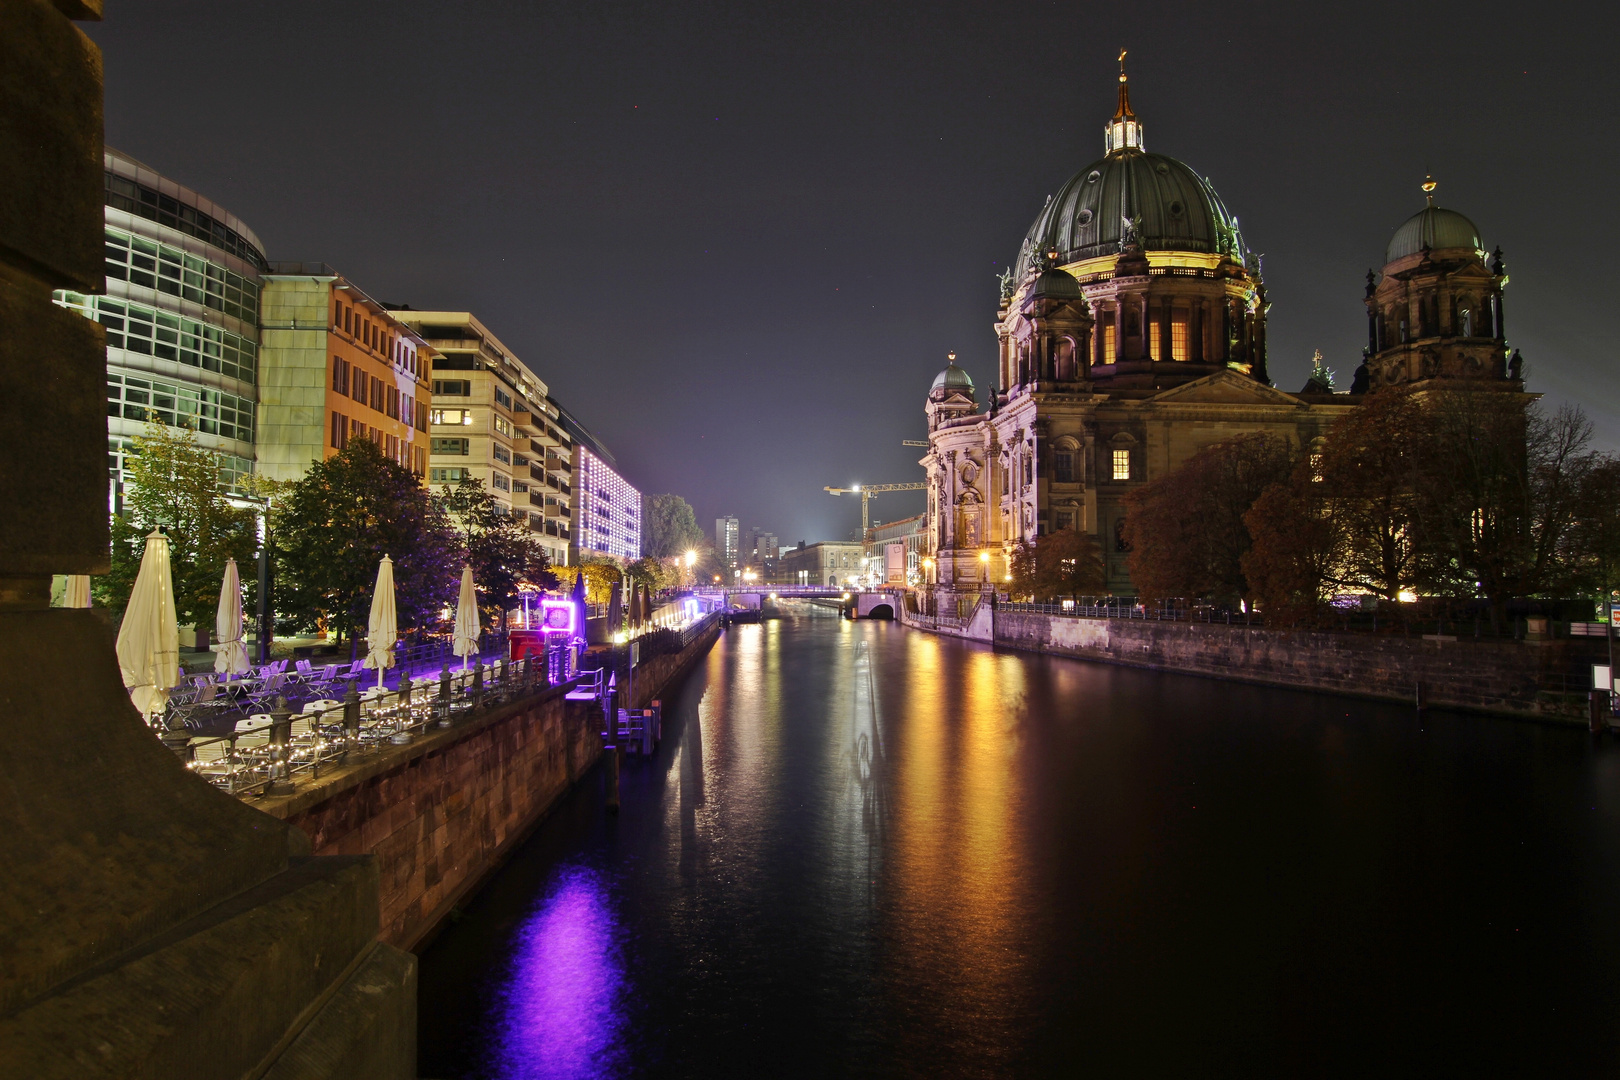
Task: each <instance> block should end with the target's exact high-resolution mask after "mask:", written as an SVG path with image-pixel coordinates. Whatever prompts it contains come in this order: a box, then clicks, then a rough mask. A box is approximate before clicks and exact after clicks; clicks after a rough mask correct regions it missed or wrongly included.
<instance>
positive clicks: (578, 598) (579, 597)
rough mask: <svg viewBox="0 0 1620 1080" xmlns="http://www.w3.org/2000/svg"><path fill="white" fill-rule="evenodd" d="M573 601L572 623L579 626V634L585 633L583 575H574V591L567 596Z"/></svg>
mask: <svg viewBox="0 0 1620 1080" xmlns="http://www.w3.org/2000/svg"><path fill="white" fill-rule="evenodd" d="M569 599H570V600H572V601H573V602H574V625H575V626H577V627H579V633H580V636H582V637H583V636H584V634H585V575H584V574H575V575H574V591H573V593H572V594H571V595H570V596H569Z"/></svg>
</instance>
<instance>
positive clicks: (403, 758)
mask: <svg viewBox="0 0 1620 1080" xmlns="http://www.w3.org/2000/svg"><path fill="white" fill-rule="evenodd" d="M570 685H571V684H568V685H564V686H556V687H549V688H547V689H545V690H543V691H541V692H539V693H537V694H535V695H533V696H532V697H529V698H526V699H524V700H522V701H514V702H509V703H507V704H506V705H503V706H500V707H498V708H496V709H492V710H491V711H489V712H488V713H485V714H483V715H481V716H478V717H476V718H474V719H471V720H468V721H465V722H463V723H460V724H457V725H456V726H455V727H451V728H447V729H441V730H438V731H433V732H430V733H428V734H427V735H425V736H422V737H421V738H418V739H416V740H414V741H413V742H411V743H408V744H406V745H404V746H399V747H390V748H389V749H388V750H386V751H383V752H382V753H380V754H378V755H377V756H375V757H372V758H368V759H366V760H364V761H362V762H360V763H358V764H356V765H352V766H345V767H340V768H338V769H334V770H333V771H331V772H329V773H325V774H323V775H322V776H321V777H320V778H319V779H318V780H314V781H310V782H307V783H303V784H300V785H299V790H298V791H296V792H294V793H293V794H291V795H288V796H284V797H281V798H271V799H264V800H260V801H258V802H257V803H256V805H258V806H259V807H260V808H262V809H263V810H264V811H265V812H266V813H269V814H271V815H272V816H274V817H278V818H281V819H282V820H284V821H286V822H288V823H289V824H291V825H296V826H297V827H298V828H299V829H301V830H302V831H303V832H304V833H305V834H306V835H307V836H308V837H309V839H310V843H311V844H312V846H313V847H314V850H315V854H317V855H359V854H370V855H375V856H377V861H378V869H379V871H380V877H381V881H380V886H379V893H378V905H379V907H380V909H381V930H380V933H379V935H378V936H379V937H380V938H381V940H383V941H386V942H388V943H389V944H391V945H396V946H398V947H400V948H403V949H410V948H414V947H415V946H416V945H417V944H419V943H420V942H421V941H422V940H423V939H424V938H425V937H426V936H427V935H428V934H429V933H431V932H432V930H433V929H434V928H435V927H437V925H438V924H439V923H440V922H441V921H442V920H443V919H444V918H445V916H447V915H448V914H449V912H450V909H451V908H452V907H453V906H454V905H455V904H457V903H458V902H460V901H461V899H462V898H464V897H465V896H467V895H468V894H469V893H470V892H472V891H473V890H475V889H476V888H477V887H478V885H479V884H480V883H481V882H482V881H483V880H484V878H485V877H486V876H487V875H488V874H489V873H490V872H491V871H492V870H493V869H494V868H495V867H496V866H498V865H499V864H500V862H501V860H502V859H503V858H504V857H505V856H506V854H507V852H508V851H509V850H510V849H511V848H512V847H513V846H515V845H516V844H517V843H518V842H519V841H520V840H521V839H522V838H523V837H524V836H525V835H526V834H527V832H528V831H529V829H530V828H531V827H532V826H533V825H534V824H535V823H536V822H538V821H539V820H540V818H541V817H542V816H543V815H544V814H545V812H546V811H547V810H549V809H550V808H551V806H552V805H553V804H554V803H556V802H557V800H558V799H560V798H562V796H563V795H564V794H565V793H566V792H567V791H568V789H569V788H570V787H571V786H572V785H573V784H574V782H575V781H576V780H578V779H579V778H580V776H582V775H583V774H584V773H585V772H586V770H588V769H589V768H590V767H591V766H592V765H594V764H595V763H596V760H597V758H598V757H599V756H600V755H601V752H602V730H601V729H602V723H601V713H600V711H599V710H596V709H593V708H592V707H591V704H590V703H589V702H577V701H569V700H568V699H567V698H566V697H565V696H564V695H565V693H566V691H567V690H568V689H569V686H570Z"/></svg>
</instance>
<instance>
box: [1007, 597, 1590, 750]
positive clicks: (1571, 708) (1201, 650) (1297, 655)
mask: <svg viewBox="0 0 1620 1080" xmlns="http://www.w3.org/2000/svg"><path fill="white" fill-rule="evenodd" d="M995 642H996V644H998V645H1006V646H1010V647H1012V648H1017V649H1027V650H1031V651H1035V652H1050V653H1058V654H1061V655H1065V656H1075V657H1080V658H1083V659H1087V660H1102V661H1106V662H1108V663H1116V664H1130V665H1133V666H1137V667H1150V668H1158V669H1161V670H1166V671H1181V672H1187V673H1189V674H1195V675H1210V676H1214V677H1217V678H1227V679H1241V680H1244V681H1247V682H1260V683H1268V684H1271V685H1275V686H1293V687H1299V688H1301V689H1307V690H1330V691H1334V692H1336V693H1343V694H1355V695H1358V696H1363V697H1375V698H1385V699H1389V700H1398V701H1412V700H1413V699H1414V695H1415V693H1416V690H1417V687H1418V686H1421V687H1422V688H1423V699H1424V702H1425V703H1426V704H1429V705H1434V706H1438V707H1455V708H1467V709H1478V710H1484V711H1488V712H1500V713H1513V714H1518V715H1530V716H1537V717H1543V718H1546V719H1558V720H1571V721H1575V722H1581V723H1584V722H1585V716H1586V713H1585V710H1586V703H1585V698H1584V695H1583V694H1581V693H1579V686H1580V680H1581V679H1582V678H1585V677H1587V676H1589V675H1590V668H1589V665H1590V664H1591V663H1593V662H1598V663H1601V662H1602V657H1603V656H1604V655H1606V654H1605V653H1604V652H1603V645H1602V643H1601V642H1588V641H1585V640H1580V641H1574V640H1557V641H1545V642H1541V643H1531V642H1510V641H1472V640H1468V639H1459V640H1452V641H1437V640H1425V639H1424V638H1422V637H1420V636H1419V637H1401V636H1396V635H1389V634H1344V633H1325V632H1309V631H1296V630H1269V629H1264V628H1258V627H1243V626H1224V625H1219V624H1215V625H1207V624H1203V623H1177V622H1155V621H1143V622H1137V621H1134V620H1121V619H1077V618H1067V617H1064V616H1054V615H1041V614H1035V613H1029V612H1003V611H998V612H996V615H995ZM1572 689H1573V690H1574V691H1575V692H1573V693H1569V692H1566V691H1569V690H1572Z"/></svg>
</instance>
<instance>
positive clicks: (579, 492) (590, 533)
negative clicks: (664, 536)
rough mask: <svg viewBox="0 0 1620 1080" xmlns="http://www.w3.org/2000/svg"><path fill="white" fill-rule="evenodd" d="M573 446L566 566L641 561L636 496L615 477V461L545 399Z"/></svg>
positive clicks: (625, 482) (569, 416)
mask: <svg viewBox="0 0 1620 1080" xmlns="http://www.w3.org/2000/svg"><path fill="white" fill-rule="evenodd" d="M550 401H551V403H552V405H553V406H554V407H555V408H556V410H557V414H556V415H557V419H558V420H559V421H560V422H561V423H562V426H563V431H564V432H566V433H567V435H568V436H569V438H570V439H571V440H572V442H573V444H574V460H573V491H574V505H573V516H574V543H573V549H572V551H571V554H572V555H573V558H572V559H570V560H569V561H570V562H574V563H578V562H579V561H580V559H581V558H588V557H590V556H592V555H609V556H612V557H613V558H615V559H624V560H626V561H629V562H633V561H634V560H636V559H639V558H641V492H639V491H637V490H636V489H635V488H634V487H632V486H631V485H630V482H629V481H628V480H626V479H625V478H624V477H623V476H621V475H619V471H618V463H617V462H616V461H614V460H613V455H612V454H610V453H609V452H608V449H607V447H605V446H603V445H602V443H601V440H599V439H597V437H596V436H595V435H592V434H591V433H590V432H589V431H588V430H586V428H585V426H584V425H583V424H581V423H580V422H579V421H578V420H576V419H575V418H574V416H573V414H572V413H570V412H569V411H568V410H567V409H565V408H563V407H562V406H561V405H559V404H558V403H557V400H556V399H555V398H552V399H550Z"/></svg>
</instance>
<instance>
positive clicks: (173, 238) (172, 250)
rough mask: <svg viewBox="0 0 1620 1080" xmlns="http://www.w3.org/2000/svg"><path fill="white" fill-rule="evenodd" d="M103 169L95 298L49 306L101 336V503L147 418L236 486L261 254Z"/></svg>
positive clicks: (118, 165) (176, 196)
mask: <svg viewBox="0 0 1620 1080" xmlns="http://www.w3.org/2000/svg"><path fill="white" fill-rule="evenodd" d="M103 163H104V165H105V172H106V190H105V196H106V198H105V208H104V214H105V224H104V229H103V235H104V239H105V244H106V246H105V256H106V267H107V285H106V294H105V295H99V296H87V295H84V294H82V293H75V292H67V291H58V292H57V293H56V295H55V298H56V302H57V303H58V304H60V305H61V306H62V307H65V308H68V309H70V310H73V311H77V312H78V313H79V314H81V315H83V316H84V317H85V318H87V319H91V320H94V321H96V322H99V323H100V324H101V325H102V327H103V328H104V329H105V330H106V333H107V465H108V472H109V480H110V482H111V487H112V505H113V506H114V508H116V507H117V506H118V504H119V498H120V495H121V493H122V490H123V482H124V462H125V460H126V459H127V457H128V456H129V455H130V454H131V453H133V452H134V439H135V437H136V436H138V435H140V434H141V431H142V430H143V429H144V427H145V426H146V424H147V423H148V421H149V420H157V421H159V422H161V423H164V424H168V425H171V426H177V427H186V428H190V429H192V430H194V431H196V432H197V441H198V443H199V444H200V445H201V446H203V447H204V448H205V449H208V450H211V451H213V453H214V454H215V455H216V457H217V459H218V461H219V473H220V483H221V485H222V486H224V487H225V488H227V489H232V488H237V487H239V486H240V483H241V480H242V477H243V476H245V475H247V474H249V473H251V472H252V471H253V467H254V435H255V428H256V426H257V423H256V412H257V401H258V389H257V377H258V366H259V357H258V352H259V344H258V323H259V302H260V295H259V294H260V273H261V272H262V271H263V269H264V268H265V265H266V264H265V260H264V254H263V250H262V248H261V247H260V245H259V241H258V238H257V237H255V236H253V234H252V233H251V231H249V230H248V229H247V227H246V226H244V225H242V224H241V222H239V221H237V220H236V219H235V218H234V217H233V216H232V215H230V214H229V213H227V212H225V211H224V210H222V209H220V208H219V207H218V206H216V205H214V204H213V203H212V202H210V201H208V200H207V199H205V198H203V197H201V196H199V195H198V194H197V193H196V192H193V191H189V190H187V189H186V188H183V187H181V186H180V185H179V184H176V183H174V182H173V181H171V180H168V179H165V178H163V177H161V176H158V175H157V174H155V173H154V172H152V171H151V170H150V169H149V168H147V167H146V166H144V165H142V164H140V163H139V162H137V161H135V160H134V159H133V158H129V157H126V156H124V155H123V154H120V153H118V152H117V151H114V150H108V151H107V152H106V153H105V155H104V156H103Z"/></svg>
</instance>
